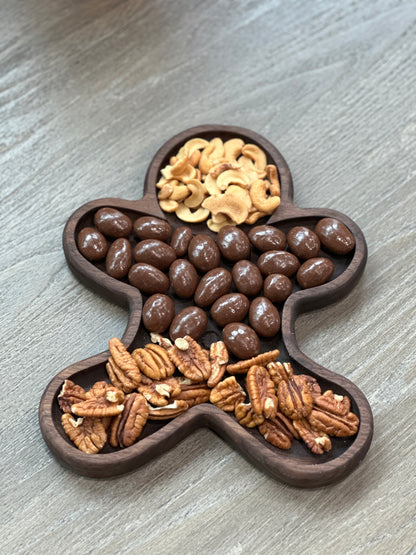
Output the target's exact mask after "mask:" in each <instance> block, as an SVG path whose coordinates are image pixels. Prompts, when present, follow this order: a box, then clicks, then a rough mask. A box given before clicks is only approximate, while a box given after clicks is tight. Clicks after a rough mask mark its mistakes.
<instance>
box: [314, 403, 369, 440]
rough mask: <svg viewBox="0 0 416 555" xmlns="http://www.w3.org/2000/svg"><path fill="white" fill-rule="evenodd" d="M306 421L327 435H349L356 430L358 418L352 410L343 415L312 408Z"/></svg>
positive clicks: (353, 433)
mask: <svg viewBox="0 0 416 555" xmlns="http://www.w3.org/2000/svg"><path fill="white" fill-rule="evenodd" d="M308 421H309V423H310V424H311V426H312V428H313V429H314V430H317V431H320V432H324V433H326V434H328V435H329V436H335V437H349V436H353V435H355V434H356V433H357V432H358V426H359V423H360V420H359V418H358V417H357V416H356V415H355V414H353V413H352V412H348V413H347V414H345V415H339V414H334V413H332V412H329V411H326V410H322V409H318V408H314V409H312V412H311V414H310V415H309V416H308Z"/></svg>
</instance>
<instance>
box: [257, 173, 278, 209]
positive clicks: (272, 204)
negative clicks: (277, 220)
mask: <svg viewBox="0 0 416 555" xmlns="http://www.w3.org/2000/svg"><path fill="white" fill-rule="evenodd" d="M267 189H268V186H267V183H266V181H264V180H263V179H256V181H254V182H253V183H252V185H251V187H250V199H251V202H252V203H253V206H255V208H257V210H259V211H260V212H265V213H266V214H271V213H272V212H274V211H275V210H276V208H277V207H278V206H279V205H280V196H269V197H268V196H267Z"/></svg>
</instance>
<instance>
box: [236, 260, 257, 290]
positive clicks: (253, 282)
mask: <svg viewBox="0 0 416 555" xmlns="http://www.w3.org/2000/svg"><path fill="white" fill-rule="evenodd" d="M232 278H233V281H234V284H235V286H236V288H237V289H238V291H239V292H240V293H243V294H244V295H248V296H249V297H251V296H254V295H257V293H258V292H259V291H260V289H261V288H262V286H263V278H262V276H261V273H260V270H259V269H258V268H257V266H256V265H255V264H254V263H253V262H250V261H249V260H240V261H239V262H236V264H234V266H233V270H232Z"/></svg>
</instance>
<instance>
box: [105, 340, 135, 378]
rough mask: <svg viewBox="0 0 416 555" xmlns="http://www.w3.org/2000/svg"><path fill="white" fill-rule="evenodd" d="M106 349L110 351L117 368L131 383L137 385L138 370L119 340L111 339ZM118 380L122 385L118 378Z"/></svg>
mask: <svg viewBox="0 0 416 555" xmlns="http://www.w3.org/2000/svg"><path fill="white" fill-rule="evenodd" d="M108 348H109V349H110V353H111V356H112V357H113V360H114V362H115V364H116V365H117V366H118V368H119V369H120V370H121V371H122V372H123V374H124V375H125V376H126V377H127V378H128V379H129V380H130V381H131V382H133V383H134V384H135V385H138V384H139V383H140V370H139V368H138V366H137V364H136V362H135V360H134V358H133V357H132V355H131V354H130V353H129V352H128V351H127V349H126V347H125V346H124V345H123V343H122V342H121V341H120V339H117V337H112V338H111V339H110V341H109V342H108ZM119 380H120V381H121V382H122V383H123V381H122V380H121V379H120V377H119Z"/></svg>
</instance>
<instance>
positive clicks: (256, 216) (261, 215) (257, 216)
mask: <svg viewBox="0 0 416 555" xmlns="http://www.w3.org/2000/svg"><path fill="white" fill-rule="evenodd" d="M264 216H268V214H266V213H265V212H260V211H258V210H255V211H254V212H251V214H249V215H248V216H247V219H246V221H245V222H244V223H245V224H249V225H252V224H255V223H256V222H257V220H259V219H260V218H264Z"/></svg>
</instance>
